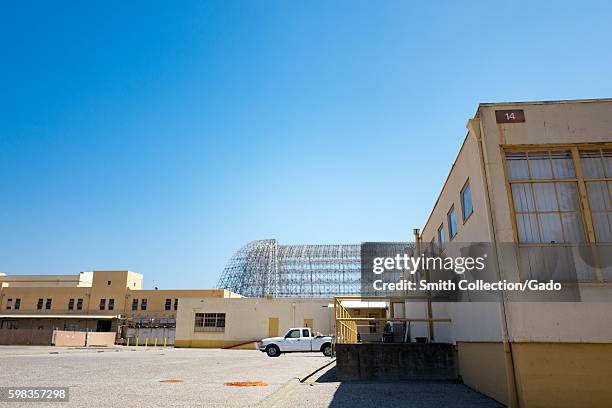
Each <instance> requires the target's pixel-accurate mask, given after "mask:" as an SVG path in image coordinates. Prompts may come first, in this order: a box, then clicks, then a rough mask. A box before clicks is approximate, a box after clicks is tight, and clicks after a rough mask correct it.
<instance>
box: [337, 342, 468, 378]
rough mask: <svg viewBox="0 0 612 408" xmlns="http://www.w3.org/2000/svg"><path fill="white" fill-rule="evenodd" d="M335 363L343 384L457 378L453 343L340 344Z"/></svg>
mask: <svg viewBox="0 0 612 408" xmlns="http://www.w3.org/2000/svg"><path fill="white" fill-rule="evenodd" d="M336 364H337V366H336V367H337V376H338V380H340V381H353V380H454V379H456V378H457V369H456V363H455V349H454V347H453V346H452V345H451V344H442V343H430V344H419V343H361V344H337V345H336Z"/></svg>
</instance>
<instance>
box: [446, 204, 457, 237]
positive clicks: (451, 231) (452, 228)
mask: <svg viewBox="0 0 612 408" xmlns="http://www.w3.org/2000/svg"><path fill="white" fill-rule="evenodd" d="M447 217H448V237H449V238H450V239H453V238H455V235H457V214H456V213H455V206H454V205H453V206H452V207H451V209H450V210H449V211H448V214H447Z"/></svg>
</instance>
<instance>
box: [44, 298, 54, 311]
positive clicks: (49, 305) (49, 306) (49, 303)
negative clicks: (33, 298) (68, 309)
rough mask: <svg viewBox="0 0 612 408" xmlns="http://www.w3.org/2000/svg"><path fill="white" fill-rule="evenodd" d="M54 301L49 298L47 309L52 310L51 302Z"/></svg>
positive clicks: (46, 304)
mask: <svg viewBox="0 0 612 408" xmlns="http://www.w3.org/2000/svg"><path fill="white" fill-rule="evenodd" d="M52 302H53V300H52V299H50V298H47V303H45V309H47V310H51V303H52Z"/></svg>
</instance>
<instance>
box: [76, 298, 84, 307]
mask: <svg viewBox="0 0 612 408" xmlns="http://www.w3.org/2000/svg"><path fill="white" fill-rule="evenodd" d="M77 310H83V299H79V300H77Z"/></svg>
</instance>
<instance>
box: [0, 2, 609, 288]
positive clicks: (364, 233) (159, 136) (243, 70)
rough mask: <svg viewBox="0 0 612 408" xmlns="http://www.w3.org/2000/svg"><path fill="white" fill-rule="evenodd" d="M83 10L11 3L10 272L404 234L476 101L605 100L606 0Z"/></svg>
mask: <svg viewBox="0 0 612 408" xmlns="http://www.w3.org/2000/svg"><path fill="white" fill-rule="evenodd" d="M69 3H70V2H52V1H46V2H39V3H38V2H28V1H24V2H21V1H16V2H3V4H2V6H1V11H0V85H1V86H0V176H1V178H0V271H2V272H5V273H9V274H48V273H67V274H72V273H77V272H79V271H86V270H92V269H110V268H121V269H123V268H127V269H130V270H134V271H137V272H141V273H143V274H144V275H145V285H146V287H147V288H150V287H152V285H153V281H155V282H156V284H158V285H159V286H160V287H161V288H191V287H197V288H206V287H211V286H214V285H215V283H216V282H217V279H218V277H219V275H220V273H221V270H222V269H223V266H224V264H225V262H226V260H227V259H228V258H229V257H230V256H231V255H232V253H233V252H234V251H235V250H237V249H238V248H239V247H241V246H242V245H243V244H245V243H247V242H248V241H250V240H254V239H261V238H276V239H278V240H279V242H280V243H285V244H292V243H295V244H297V243H358V242H361V241H394V240H409V239H411V238H412V237H411V231H412V228H413V227H416V226H418V227H422V226H423V224H424V222H425V220H426V218H427V216H428V214H429V210H430V209H431V207H432V205H433V203H434V201H435V199H436V197H437V194H438V192H439V190H440V188H441V186H442V183H443V181H444V179H445V177H446V175H447V173H448V171H449V169H450V166H451V163H452V161H453V159H454V157H455V155H456V153H457V151H458V149H459V147H460V145H461V142H462V141H463V138H464V136H465V133H466V130H465V123H466V121H467V119H468V118H469V117H471V116H472V115H473V113H474V112H475V110H476V107H477V105H478V103H479V102H494V101H505V100H548V99H573V98H597V97H611V96H612V52H610V50H611V40H612V28H611V27H612V26H611V25H610V21H612V13H611V9H610V6H608V5H606V2H603V1H602V2H599V3H590V2H588V1H580V2H567V3H565V4H563V3H561V2H556V3H549V4H545V3H543V2H541V4H539V5H538V4H535V3H536V2H525V3H520V2H516V1H513V2H509V3H506V4H505V5H504V4H502V3H498V4H496V3H495V2H482V3H481V4H476V3H470V5H466V4H463V3H464V2H454V3H451V2H448V3H447V4H442V3H437V4H436V5H425V6H421V5H420V6H417V4H418V3H417V2H408V1H405V2H391V1H385V2H355V1H334V2H329V1H325V2H323V1H321V2H315V1H308V2H288V1H279V2H263V1H244V2H229V1H219V2H210V1H193V2H186V1H185V2H159V3H157V4H156V3H155V2H152V1H146V2H141V3H137V2H110V1H108V2H107V1H105V2H103V1H98V2H79V4H77V3H75V4H69Z"/></svg>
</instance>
